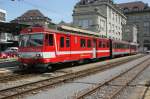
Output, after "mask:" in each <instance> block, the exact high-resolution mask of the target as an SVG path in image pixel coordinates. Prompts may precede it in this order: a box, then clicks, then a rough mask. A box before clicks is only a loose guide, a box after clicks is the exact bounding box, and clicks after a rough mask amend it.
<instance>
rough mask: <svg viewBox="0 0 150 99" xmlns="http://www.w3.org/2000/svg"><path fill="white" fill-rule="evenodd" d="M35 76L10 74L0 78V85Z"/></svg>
mask: <svg viewBox="0 0 150 99" xmlns="http://www.w3.org/2000/svg"><path fill="white" fill-rule="evenodd" d="M34 76H37V74H10V75H7V76H3V77H0V83H7V82H9V81H17V80H21V79H24V78H29V77H34Z"/></svg>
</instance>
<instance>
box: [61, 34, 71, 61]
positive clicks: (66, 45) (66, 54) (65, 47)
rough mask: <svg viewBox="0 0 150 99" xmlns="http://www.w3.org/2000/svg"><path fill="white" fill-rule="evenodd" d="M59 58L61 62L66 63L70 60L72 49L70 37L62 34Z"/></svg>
mask: <svg viewBox="0 0 150 99" xmlns="http://www.w3.org/2000/svg"><path fill="white" fill-rule="evenodd" d="M58 48H59V49H58V57H59V60H60V61H63V62H66V61H69V60H70V56H71V47H70V36H69V35H64V34H61V35H60V36H59V47H58Z"/></svg>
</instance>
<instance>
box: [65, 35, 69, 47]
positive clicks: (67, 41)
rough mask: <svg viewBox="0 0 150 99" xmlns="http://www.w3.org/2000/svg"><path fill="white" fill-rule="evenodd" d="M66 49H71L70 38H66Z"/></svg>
mask: <svg viewBox="0 0 150 99" xmlns="http://www.w3.org/2000/svg"><path fill="white" fill-rule="evenodd" d="M66 47H70V38H69V37H67V38H66Z"/></svg>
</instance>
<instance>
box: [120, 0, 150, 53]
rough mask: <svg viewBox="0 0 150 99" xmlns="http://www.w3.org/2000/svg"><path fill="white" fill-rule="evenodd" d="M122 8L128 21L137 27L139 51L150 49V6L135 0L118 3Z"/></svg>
mask: <svg viewBox="0 0 150 99" xmlns="http://www.w3.org/2000/svg"><path fill="white" fill-rule="evenodd" d="M118 6H119V7H121V8H122V9H123V10H124V14H125V15H126V16H127V21H128V23H131V24H135V25H136V26H137V29H138V34H137V35H138V37H137V39H138V43H139V45H140V49H141V51H144V50H150V7H149V6H148V4H146V3H144V2H142V1H137V2H129V3H122V4H119V5H118Z"/></svg>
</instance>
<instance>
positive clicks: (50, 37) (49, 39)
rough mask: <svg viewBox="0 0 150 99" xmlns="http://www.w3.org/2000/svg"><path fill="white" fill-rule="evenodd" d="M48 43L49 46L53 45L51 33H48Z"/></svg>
mask: <svg viewBox="0 0 150 99" xmlns="http://www.w3.org/2000/svg"><path fill="white" fill-rule="evenodd" d="M48 44H49V45H50V46H53V45H54V37H53V34H48Z"/></svg>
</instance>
